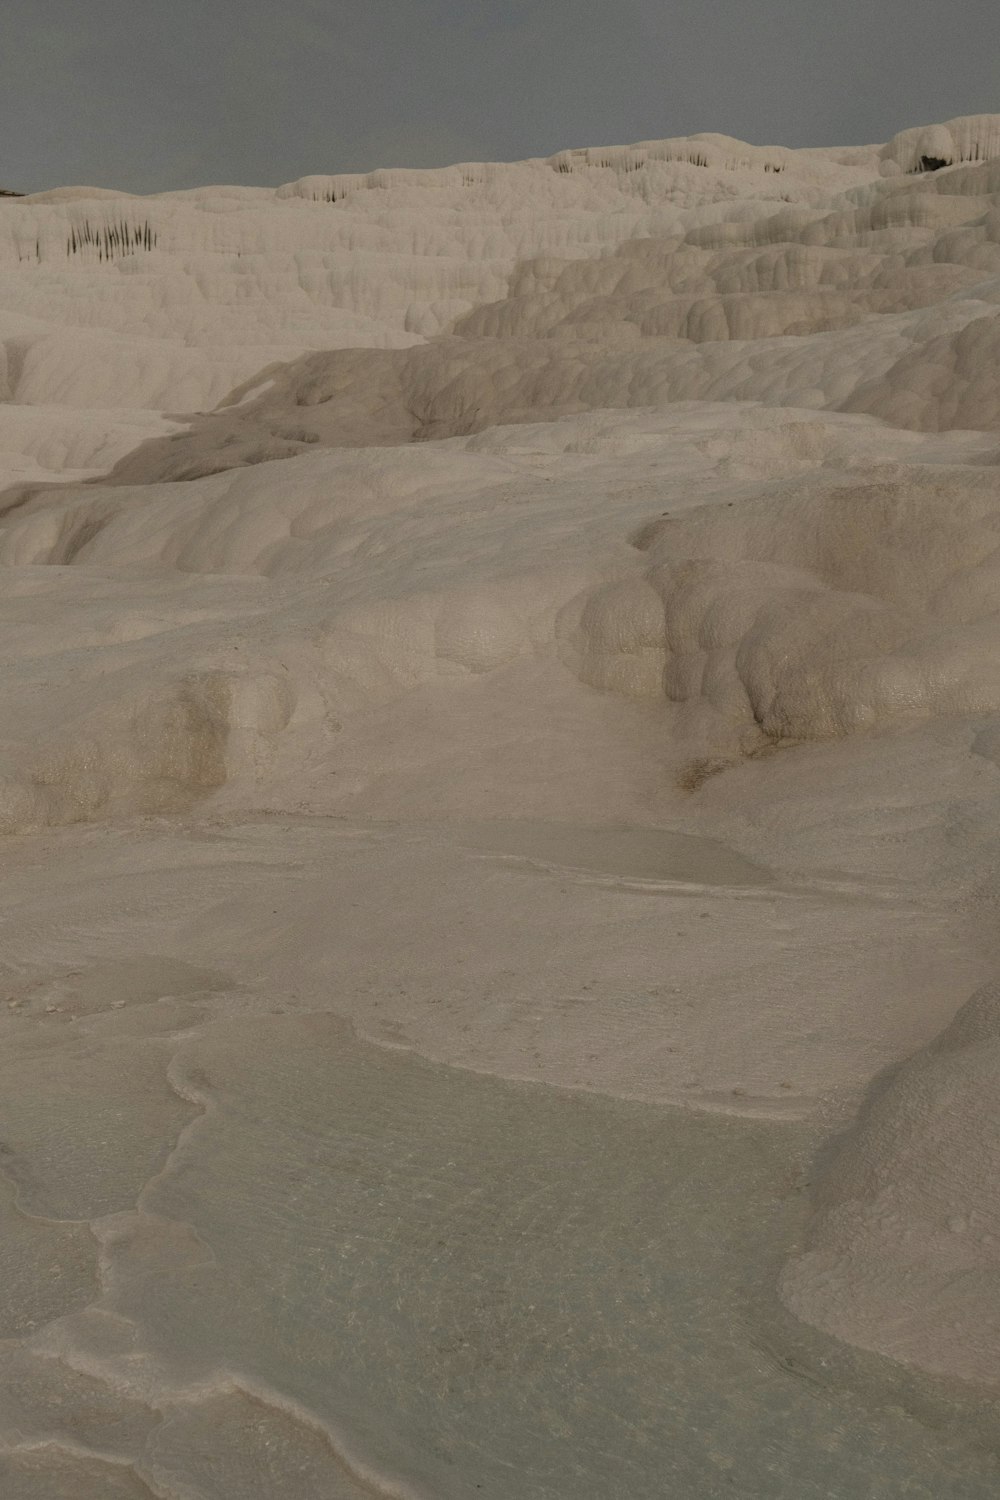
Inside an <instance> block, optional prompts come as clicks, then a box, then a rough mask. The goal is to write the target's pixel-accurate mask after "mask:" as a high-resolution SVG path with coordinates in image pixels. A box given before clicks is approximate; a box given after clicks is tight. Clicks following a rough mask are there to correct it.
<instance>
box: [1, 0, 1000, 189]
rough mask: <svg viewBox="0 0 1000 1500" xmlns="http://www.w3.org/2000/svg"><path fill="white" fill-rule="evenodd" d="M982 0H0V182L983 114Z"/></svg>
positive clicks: (287, 168) (510, 155)
mask: <svg viewBox="0 0 1000 1500" xmlns="http://www.w3.org/2000/svg"><path fill="white" fill-rule="evenodd" d="M998 42H1000V12H998V8H997V0H949V3H947V4H945V3H944V0H0V187H7V188H13V189H18V190H20V191H22V192H25V191H26V192H33V191H38V190H39V189H42V188H46V187H55V186H57V185H60V184H67V183H87V184H91V185H96V186H101V187H117V188H125V189H127V190H129V191H132V192H156V191H162V190H165V189H169V188H179V187H191V186H194V185H196V184H199V183H208V182H213V183H222V182H227V183H229V182H236V183H253V184H260V185H267V184H277V183H279V182H286V181H288V180H290V179H291V178H295V177H301V176H303V175H305V174H306V173H309V172H345V171H346V172H353V171H367V170H369V169H371V168H372V167H376V166H439V165H444V164H446V163H448V162H452V161H463V160H465V161H470V160H483V159H485V160H505V161H510V160H515V159H517V158H519V157H525V156H543V155H548V154H549V153H550V152H553V151H558V150H561V149H562V148H564V147H567V146H587V145H611V144H624V143H626V142H629V141H634V140H644V139H646V140H648V139H656V138H658V137H662V136H669V135H689V134H692V133H693V132H695V131H699V130H718V131H723V132H725V133H726V134H728V135H736V136H740V137H742V138H743V139H745V140H750V141H755V142H758V143H760V144H774V143H779V144H783V145H789V146H809V145H845V144H861V143H865V142H870V141H881V140H885V139H887V138H888V137H889V136H890V135H892V134H894V133H895V131H897V130H899V129H901V128H902V127H903V126H906V125H915V124H923V123H926V122H928V121H931V120H940V119H947V118H949V117H951V116H953V115H961V114H978V113H980V112H987V113H990V112H1000V45H998Z"/></svg>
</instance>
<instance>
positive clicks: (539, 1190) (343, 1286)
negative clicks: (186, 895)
mask: <svg viewBox="0 0 1000 1500" xmlns="http://www.w3.org/2000/svg"><path fill="white" fill-rule="evenodd" d="M176 1071H177V1077H178V1080H179V1081H180V1083H181V1086H182V1087H183V1088H184V1089H185V1090H186V1091H190V1092H191V1093H193V1094H196V1095H197V1096H198V1097H199V1098H200V1099H202V1100H203V1101H205V1102H206V1103H207V1104H208V1113H207V1114H206V1115H205V1116H204V1118H203V1119H202V1120H201V1122H200V1123H198V1124H197V1125H196V1126H195V1127H194V1129H193V1130H191V1131H190V1132H189V1133H188V1135H187V1137H186V1139H185V1140H184V1141H183V1142H182V1144H181V1146H180V1147H179V1149H178V1150H177V1152H176V1153H175V1155H174V1157H173V1158H172V1159H171V1162H170V1164H169V1167H168V1170H167V1171H166V1172H165V1173H164V1174H163V1175H162V1176H161V1177H160V1178H158V1179H157V1180H156V1181H155V1182H154V1183H153V1184H152V1185H151V1186H150V1187H149V1188H148V1189H147V1191H146V1193H145V1195H144V1197H143V1199H142V1207H143V1209H144V1211H145V1213H146V1214H148V1215H155V1216H157V1218H153V1219H150V1218H145V1219H141V1220H135V1221H132V1222H130V1221H127V1220H122V1221H121V1223H120V1224H119V1225H118V1227H117V1229H116V1231H115V1234H114V1236H113V1237H112V1243H111V1244H110V1246H109V1257H110V1264H111V1270H112V1283H113V1286H114V1294H113V1299H112V1301H113V1305H114V1307H115V1309H116V1310H117V1312H118V1313H119V1314H120V1315H124V1316H125V1317H127V1318H128V1319H129V1320H133V1321H134V1323H135V1325H136V1331H135V1336H134V1338H133V1339H132V1341H131V1343H130V1344H129V1353H128V1355H127V1356H125V1357H118V1364H119V1368H120V1369H122V1370H127V1369H128V1368H131V1367H130V1366H129V1364H128V1360H129V1359H131V1360H132V1361H133V1363H134V1360H135V1351H136V1350H137V1349H140V1350H141V1349H147V1350H149V1349H151V1350H155V1351H156V1352H157V1371H158V1377H159V1378H163V1379H165V1380H167V1381H171V1380H175V1381H177V1382H178V1383H180V1384H182V1385H183V1384H186V1385H187V1386H188V1388H189V1389H193V1388H195V1387H196V1386H197V1383H198V1382H199V1381H203V1380H207V1379H209V1378H210V1377H212V1376H213V1374H214V1375H217V1374H218V1372H219V1371H220V1370H228V1371H230V1372H235V1373H237V1374H239V1375H240V1376H241V1377H242V1378H243V1379H244V1380H246V1381H249V1382H252V1383H253V1384H254V1385H255V1386H257V1387H258V1388H260V1389H262V1390H266V1391H267V1392H270V1393H272V1395H279V1396H280V1397H281V1398H282V1399H283V1400H287V1401H292V1402H294V1403H296V1405H297V1407H298V1408H299V1409H300V1410H302V1409H304V1410H307V1411H308V1412H310V1413H312V1414H313V1416H314V1418H315V1419H316V1420H318V1421H321V1422H322V1423H323V1424H325V1425H326V1426H327V1427H328V1428H329V1430H330V1431H331V1432H334V1433H336V1434H338V1440H339V1441H342V1442H343V1443H344V1444H345V1445H346V1448H347V1449H348V1450H349V1452H350V1453H352V1454H353V1455H354V1456H355V1458H361V1459H363V1460H364V1462H365V1463H366V1465H370V1467H371V1469H372V1470H374V1471H376V1472H377V1473H378V1474H380V1475H382V1476H384V1477H385V1478H387V1479H391V1478H396V1479H401V1480H405V1481H406V1482H407V1483H408V1484H410V1485H411V1486H412V1487H413V1488H414V1489H415V1490H416V1491H417V1492H418V1493H420V1494H423V1495H426V1496H428V1497H435V1500H459V1497H462V1500H465V1497H475V1496H482V1497H483V1500H528V1497H532V1500H590V1497H593V1500H612V1497H614V1500H618V1497H621V1500H653V1497H656V1500H664V1497H670V1500H674V1497H676V1500H709V1497H741V1500H820V1497H823V1500H834V1497H836V1500H862V1497H864V1500H869V1497H873V1496H877V1497H879V1500H897V1497H903V1496H906V1497H907V1500H913V1497H920V1500H925V1497H926V1500H943V1497H946V1496H947V1497H948V1500H986V1497H991V1500H994V1497H995V1496H996V1495H997V1494H998V1493H1000V1465H998V1463H997V1460H996V1458H995V1457H994V1456H993V1454H992V1453H991V1452H990V1449H989V1444H988V1442H987V1438H988V1437H989V1433H988V1431H987V1428H986V1427H985V1425H983V1423H982V1421H979V1422H977V1420H976V1414H975V1412H967V1413H965V1416H964V1417H963V1416H962V1413H961V1411H960V1409H958V1408H955V1409H954V1410H953V1411H951V1412H950V1413H949V1409H948V1405H947V1403H944V1402H942V1401H941V1399H940V1393H935V1392H934V1391H931V1390H927V1391H924V1390H922V1389H920V1388H919V1387H918V1386H916V1385H908V1384H907V1382H906V1381H900V1380H898V1379H897V1378H896V1377H895V1376H894V1374H893V1372H892V1370H891V1368H890V1367H888V1366H882V1365H881V1364H880V1363H879V1362H876V1361H867V1362H865V1361H860V1362H859V1361H855V1360H854V1359H853V1358H852V1357H850V1356H849V1355H846V1354H842V1353H840V1352H838V1350H837V1348H836V1346H833V1345H832V1344H830V1343H828V1342H827V1341H826V1340H823V1339H822V1338H820V1337H819V1336H818V1335H812V1334H810V1333H808V1331H805V1330H802V1329H800V1328H799V1326H798V1325H795V1324H794V1323H793V1322H792V1320H790V1319H788V1318H787V1317H786V1316H785V1315H784V1314H782V1313H781V1312H780V1309H779V1308H778V1306H777V1304H776V1302H775V1301H774V1298H773V1290H772V1288H773V1283H774V1275H775V1272H776V1269H777V1266H778V1265H779V1264H780V1256H781V1253H782V1249H783V1247H784V1246H785V1245H787V1243H788V1242H789V1240H790V1238H791V1237H792V1236H793V1235H794V1234H795V1233H796V1232H797V1230H798V1227H799V1226H800V1224H801V1222H802V1218H803V1212H804V1191H803V1188H804V1183H805V1180H806V1174H807V1173H808V1161H809V1158H810V1154H811V1151H812V1148H813V1144H814V1142H813V1139H812V1138H811V1137H810V1135H809V1133H808V1131H806V1130H805V1129H802V1128H799V1127H795V1128H794V1129H790V1128H789V1127H788V1126H776V1125H771V1124H761V1123H758V1122H753V1123H750V1122H747V1121H726V1120H722V1119H716V1118H706V1117H700V1116H687V1115H685V1114H682V1113H680V1112H677V1111H673V1110H661V1109H652V1108H649V1107H647V1106H642V1105H632V1104H626V1103H618V1102H614V1101H610V1100H606V1099H601V1098H595V1097H593V1096H585V1095H573V1094H567V1093H560V1092H556V1091H553V1090H549V1089H546V1088H543V1087H540V1086H518V1085H513V1084H508V1083H503V1082H499V1081H494V1080H492V1079H489V1078H484V1077H473V1076H470V1075H466V1074H463V1073H459V1072H455V1071H453V1070H449V1069H447V1068H444V1067H440V1066H436V1065H432V1064H428V1063H426V1062H423V1061H422V1060H420V1059H418V1058H416V1057H414V1056H412V1055H411V1054H407V1053H402V1052H399V1053H393V1052H387V1051H384V1050H381V1049H378V1048H374V1047H371V1046H368V1045H364V1044H361V1043H359V1042H357V1041H356V1040H354V1039H353V1038H352V1037H351V1036H350V1034H349V1033H348V1032H347V1031H346V1030H345V1029H344V1028H343V1027H342V1026H341V1025H340V1024H338V1023H337V1022H335V1021H334V1020H332V1019H330V1018H328V1017H291V1016H285V1017H275V1018H271V1019H264V1020H261V1019H257V1020H252V1021H251V1020H247V1021H246V1022H244V1023H236V1022H226V1023H223V1024H221V1025H220V1026H219V1027H217V1028H216V1029H215V1030H214V1031H213V1032H212V1033H211V1034H209V1035H207V1036H205V1037H203V1038H200V1039H196V1040H194V1041H192V1042H191V1043H189V1044H187V1046H186V1048H185V1049H184V1051H183V1053H182V1058H181V1060H180V1063H179V1065H178V1067H177V1070H176ZM163 1220H170V1221H174V1222H175V1224H176V1223H177V1222H178V1221H179V1222H181V1223H182V1224H184V1225H188V1226H194V1229H195V1230H196V1234H192V1233H191V1232H190V1230H188V1229H184V1230H183V1231H182V1232H175V1231H174V1230H172V1229H171V1228H170V1226H169V1225H164V1224H163V1222H162V1221H163ZM79 1336H80V1338H81V1339H82V1340H83V1343H84V1344H85V1343H86V1338H87V1337H95V1336H94V1335H93V1334H87V1333H86V1331H84V1332H82V1333H81V1334H80V1335H79ZM102 1337H103V1335H102ZM115 1358H116V1357H111V1363H112V1364H114V1363H115ZM824 1361H826V1363H825V1365H824V1363H823V1362H824ZM908 1404H909V1405H911V1406H912V1407H913V1409H914V1410H918V1411H922V1412H923V1420H920V1419H919V1418H918V1417H917V1416H915V1415H908V1414H907V1411H906V1410H905V1409H904V1407H905V1406H906V1405H908ZM953 1419H954V1420H955V1421H958V1424H959V1425H957V1426H955V1425H954V1422H953ZM962 1421H964V1422H965V1424H966V1427H965V1429H963V1428H962V1426H961V1422H962ZM963 1430H965V1431H966V1435H965V1436H963V1435H962V1433H963ZM970 1433H971V1434H972V1436H969V1434H970ZM977 1436H978V1439H979V1441H978V1442H977V1441H974V1438H976V1437H977ZM244 1484H245V1479H244ZM261 1493H262V1494H264V1493H266V1494H267V1495H270V1494H271V1493H272V1491H271V1490H270V1489H268V1490H266V1491H261ZM284 1493H287V1495H289V1496H296V1495H298V1494H300V1493H301V1494H302V1495H303V1496H305V1497H307V1500H322V1497H321V1496H320V1495H315V1496H314V1495H313V1494H312V1493H310V1492H309V1490H308V1489H305V1490H302V1491H300V1490H298V1489H297V1488H296V1486H295V1483H294V1473H293V1472H292V1471H291V1469H290V1471H289V1478H288V1485H287V1489H286V1491H285V1492H284ZM212 1494H213V1496H216V1495H224V1496H226V1497H228V1496H229V1495H230V1494H233V1495H234V1496H235V1494H236V1492H235V1491H234V1490H232V1489H227V1488H225V1485H224V1484H223V1483H222V1482H221V1481H220V1487H219V1488H217V1489H214V1490H213V1491H212ZM246 1496H247V1492H246V1491H245V1490H244V1492H243V1493H241V1494H240V1495H239V1500H246Z"/></svg>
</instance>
